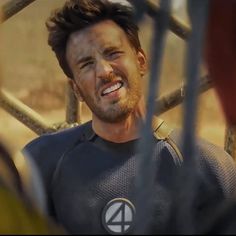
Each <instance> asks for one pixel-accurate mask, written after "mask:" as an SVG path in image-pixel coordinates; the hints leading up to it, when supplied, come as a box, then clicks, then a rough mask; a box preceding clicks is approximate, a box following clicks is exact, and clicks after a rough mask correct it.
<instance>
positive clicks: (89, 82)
mask: <svg viewBox="0 0 236 236" xmlns="http://www.w3.org/2000/svg"><path fill="white" fill-rule="evenodd" d="M66 57H67V61H68V64H69V66H70V68H71V71H72V73H73V76H74V81H73V82H72V83H73V88H74V90H75V91H76V93H77V95H78V96H79V97H81V98H82V99H83V100H84V101H85V102H86V103H87V105H88V107H89V108H90V109H91V111H92V112H93V114H94V115H95V116H97V117H98V118H99V119H101V120H102V121H105V122H109V123H113V122H118V121H121V120H123V119H125V118H126V117H127V116H128V115H129V114H130V113H131V112H132V111H134V109H135V108H136V106H137V104H138V102H139V100H140V98H141V96H142V84H141V77H142V75H143V74H144V73H145V70H146V58H145V55H144V54H143V52H142V51H138V52H137V51H136V50H135V49H134V48H133V47H132V46H131V45H130V43H129V41H128V38H127V36H126V34H125V32H124V31H123V30H122V29H121V28H120V27H119V26H118V25H117V24H116V23H114V22H113V21H111V20H105V21H102V22H99V23H97V24H95V25H93V26H90V27H88V28H86V29H83V30H80V31H77V32H74V33H73V34H71V36H70V38H69V40H68V43H67V51H66Z"/></svg>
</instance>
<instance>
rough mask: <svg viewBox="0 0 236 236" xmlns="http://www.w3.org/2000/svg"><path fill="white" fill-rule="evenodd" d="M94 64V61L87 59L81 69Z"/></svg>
mask: <svg viewBox="0 0 236 236" xmlns="http://www.w3.org/2000/svg"><path fill="white" fill-rule="evenodd" d="M92 64H93V61H87V62H85V63H83V64H82V65H81V66H80V69H83V68H86V67H88V66H90V65H92Z"/></svg>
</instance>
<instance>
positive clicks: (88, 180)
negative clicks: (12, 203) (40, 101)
mask: <svg viewBox="0 0 236 236" xmlns="http://www.w3.org/2000/svg"><path fill="white" fill-rule="evenodd" d="M171 137H172V139H173V140H174V141H175V142H176V144H177V146H178V145H179V140H180V137H181V136H180V134H178V133H173V134H172V135H171ZM153 139H154V141H155V142H156V146H155V155H154V156H153V165H154V166H155V168H156V179H155V185H154V186H153V194H152V196H150V199H147V200H150V201H151V202H152V204H153V212H152V215H151V216H149V217H148V221H149V223H150V227H149V230H148V232H147V233H178V225H176V220H175V217H177V216H176V214H175V209H176V207H178V206H176V204H178V205H179V202H178V201H176V199H175V198H176V196H173V193H174V189H175V188H176V186H178V184H180V186H182V184H183V183H176V176H177V174H178V170H179V169H180V168H181V166H180V165H178V164H177V163H180V160H179V159H180V157H179V156H178V155H177V154H176V152H175V150H174V149H173V147H172V146H171V145H170V144H169V143H168V141H167V140H157V139H155V138H154V137H153ZM137 141H138V140H133V141H130V142H127V143H122V144H117V143H112V142H108V141H106V140H103V139H102V138H100V137H98V136H97V135H95V134H94V133H93V131H92V128H91V123H90V122H89V123H86V124H84V125H82V126H80V127H75V128H71V129H67V130H64V131H60V132H57V133H54V134H48V135H43V136H41V137H39V138H37V139H36V140H34V141H33V142H31V143H29V144H28V145H27V146H26V147H25V148H24V150H23V152H24V153H25V155H30V156H32V157H33V158H34V160H36V162H37V164H38V166H39V168H40V171H41V173H42V176H43V180H44V183H45V187H46V191H47V193H48V199H49V200H48V204H49V209H50V210H51V215H53V217H55V219H56V220H57V221H58V222H59V223H60V224H62V225H63V226H64V227H65V229H66V230H67V231H68V232H69V233H73V234H76V233H77V234H107V231H106V230H105V229H104V228H103V226H102V223H101V213H102V210H103V208H104V207H105V205H106V204H107V203H108V202H109V201H110V200H112V199H114V198H122V197H123V198H126V199H129V200H130V201H131V202H135V196H134V194H133V193H134V178H135V176H136V175H137V174H140V173H137V160H136V153H135V148H136V144H137ZM197 147H198V150H199V153H200V157H199V165H198V170H199V173H200V174H201V177H202V178H201V183H200V184H199V187H198V188H199V191H198V195H197V196H196V199H195V200H196V202H194V206H193V207H194V209H193V214H194V220H195V221H196V227H197V228H199V231H200V229H201V230H202V228H204V227H203V226H204V224H205V221H206V217H207V216H208V215H209V213H212V209H213V208H214V206H215V204H216V203H217V202H218V200H219V199H227V198H229V197H233V196H234V194H235V192H236V190H235V189H236V169H235V165H234V163H233V160H232V158H231V157H230V156H228V155H227V154H226V153H225V152H224V151H223V150H221V149H220V148H218V147H215V146H214V145H212V144H210V143H207V142H205V141H203V140H199V142H198V143H197ZM176 184H177V185H176ZM143 191H144V190H143ZM208 193H210V194H208Z"/></svg>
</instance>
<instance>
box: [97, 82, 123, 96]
mask: <svg viewBox="0 0 236 236" xmlns="http://www.w3.org/2000/svg"><path fill="white" fill-rule="evenodd" d="M121 86H122V84H121V83H120V82H118V83H116V84H114V85H112V86H111V87H109V88H107V89H105V90H104V91H103V92H102V95H105V94H108V93H111V92H113V91H115V90H117V89H119V88H120V87H121Z"/></svg>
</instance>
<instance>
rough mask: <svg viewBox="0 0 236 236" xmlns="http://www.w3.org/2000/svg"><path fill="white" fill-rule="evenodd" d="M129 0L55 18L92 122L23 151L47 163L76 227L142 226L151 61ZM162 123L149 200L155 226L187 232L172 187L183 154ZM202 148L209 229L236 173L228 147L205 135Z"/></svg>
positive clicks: (72, 5)
mask: <svg viewBox="0 0 236 236" xmlns="http://www.w3.org/2000/svg"><path fill="white" fill-rule="evenodd" d="M127 4H128V3H127V2H126V1H123V2H122V3H121V4H120V3H117V1H109V0H96V1H95V0H71V1H67V2H66V3H65V5H64V6H63V8H62V9H60V10H58V11H56V12H55V13H54V14H53V15H52V16H51V18H50V19H49V20H48V22H47V27H48V30H49V41H48V42H49V45H50V46H51V47H52V50H53V51H54V52H55V54H56V56H57V59H58V61H59V64H60V66H61V68H62V69H63V71H64V73H65V74H66V75H67V76H68V77H69V79H70V83H71V86H72V88H73V90H74V92H75V94H76V96H77V97H78V99H79V100H81V101H85V102H86V104H87V105H88V106H89V108H90V109H91V111H92V121H91V122H88V123H86V124H83V125H81V126H79V127H75V128H72V129H67V130H65V131H60V132H57V133H54V134H48V135H43V136H42V137H39V138H38V139H36V140H34V141H33V142H31V143H30V144H28V145H27V146H26V147H25V149H24V153H25V155H30V156H31V157H33V158H34V159H35V160H36V162H37V164H38V166H39V168H40V170H41V173H42V176H43V179H44V183H45V187H46V191H47V194H48V207H49V209H50V213H51V215H52V216H53V217H54V218H55V219H56V221H57V222H58V223H60V224H62V225H63V226H64V227H65V229H66V230H67V231H68V232H69V233H73V234H74V233H77V234H106V233H112V234H124V233H132V232H135V224H134V222H135V220H134V219H135V208H136V205H135V193H136V190H135V187H134V179H135V176H136V175H137V174H140V173H137V153H136V145H137V142H138V141H139V138H140V135H141V134H140V133H139V129H140V125H141V124H142V123H143V120H144V118H145V103H144V96H143V91H142V78H143V76H144V75H145V73H146V71H147V59H146V57H145V54H144V52H143V50H142V48H141V45H140V42H139V38H138V28H137V26H136V24H135V23H134V21H133V12H132V8H131V7H130V6H129V5H127ZM157 123H158V125H156V131H155V132H154V136H153V140H152V141H153V142H155V150H156V152H155V153H156V154H155V156H154V158H153V165H154V166H156V178H155V181H156V182H155V185H154V186H153V194H152V196H150V199H147V201H149V200H150V201H151V203H152V206H153V212H152V214H151V216H149V225H148V229H147V231H146V233H169V232H172V233H173V232H174V233H178V232H180V231H179V229H178V225H176V223H175V218H174V217H175V216H174V212H173V207H172V205H171V204H172V200H173V197H175V196H172V195H171V192H172V190H173V188H174V187H175V186H176V185H175V176H176V174H177V172H178V169H179V164H181V161H182V160H181V158H182V157H181V154H180V150H179V148H178V147H177V146H176V143H174V142H173V140H170V137H169V136H168V133H169V132H165V131H164V135H163V132H162V131H163V130H166V129H163V127H164V125H163V123H162V122H157ZM159 131H161V132H159ZM161 134H162V135H161ZM176 142H177V138H176ZM197 147H198V151H199V153H200V157H199V160H200V165H199V166H198V167H199V173H201V180H202V181H201V184H200V185H199V188H200V191H199V193H198V194H199V195H198V196H197V197H196V202H194V211H193V215H194V217H193V218H194V224H195V225H194V226H195V227H196V230H197V232H201V230H203V227H204V226H205V225H204V223H205V220H206V219H205V215H207V216H209V214H214V208H215V204H216V202H217V201H219V200H222V199H227V198H231V197H233V196H234V193H235V191H236V172H235V166H234V163H233V160H232V159H231V157H230V156H228V155H227V154H226V153H225V152H224V151H223V150H221V149H219V148H217V147H215V146H213V145H211V144H209V143H207V142H204V141H199V143H198V144H197ZM179 187H181V185H179ZM171 212H172V213H173V214H172V215H170V213H171ZM183 220H184V219H183ZM169 223H170V225H169ZM203 225H204V226H203ZM133 227H134V228H133ZM133 230H134V231H133Z"/></svg>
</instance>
